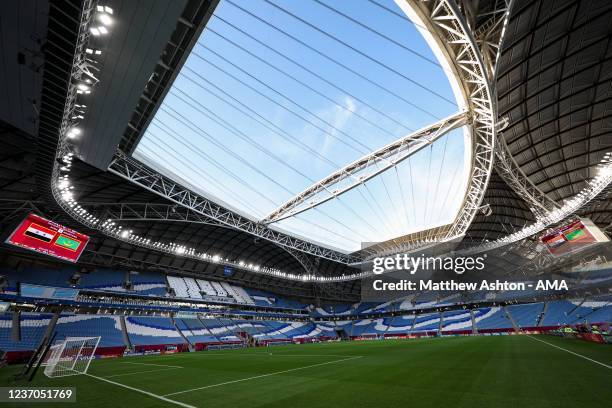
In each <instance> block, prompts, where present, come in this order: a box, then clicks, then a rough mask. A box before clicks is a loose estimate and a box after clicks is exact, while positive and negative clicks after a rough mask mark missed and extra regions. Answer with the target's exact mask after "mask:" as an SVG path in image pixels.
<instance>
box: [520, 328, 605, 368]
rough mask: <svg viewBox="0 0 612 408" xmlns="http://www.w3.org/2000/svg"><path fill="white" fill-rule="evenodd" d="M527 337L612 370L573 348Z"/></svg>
mask: <svg viewBox="0 0 612 408" xmlns="http://www.w3.org/2000/svg"><path fill="white" fill-rule="evenodd" d="M527 337H529V338H530V339H532V340H535V341H539V342H540V343H544V344H548V345H549V346H551V347H554V348H556V349H559V350H563V351H565V352H566V353H570V354H573V355H575V356H577V357H580V358H584V359H585V360H589V361H590V362H592V363H595V364H599V365H600V366H603V367H606V368H609V369H611V370H612V366H609V365H608V364H605V363H602V362H601V361H597V360H593V359H592V358H589V357H587V356H583V355H582V354H578V353H575V352H573V351H571V350H568V349H564V348H563V347H559V346H557V345H555V344H552V343H549V342H547V341H544V340H540V339H536V338H535V337H533V336H530V335H527Z"/></svg>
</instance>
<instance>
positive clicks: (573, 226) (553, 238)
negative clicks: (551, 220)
mask: <svg viewBox="0 0 612 408" xmlns="http://www.w3.org/2000/svg"><path fill="white" fill-rule="evenodd" d="M606 241H609V239H608V237H607V236H606V235H605V234H604V233H603V232H601V230H600V229H599V228H597V226H596V225H595V224H593V222H592V221H591V220H589V219H588V218H584V219H580V220H577V221H573V222H571V223H569V224H566V225H564V226H563V227H561V228H558V229H556V230H555V231H553V232H551V233H549V234H547V235H545V236H543V237H542V243H543V244H544V245H545V246H546V248H547V249H548V251H549V252H550V253H551V254H552V255H555V256H562V255H566V254H569V253H572V252H576V251H580V250H582V249H585V248H587V247H589V246H591V245H593V244H596V243H598V242H606Z"/></svg>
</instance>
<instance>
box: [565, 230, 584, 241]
mask: <svg viewBox="0 0 612 408" xmlns="http://www.w3.org/2000/svg"><path fill="white" fill-rule="evenodd" d="M584 235H585V233H584V230H583V229H576V230H573V231H570V232H568V233H566V234H565V236H566V237H567V240H568V241H574V240H576V239H578V238H580V237H583V236H584Z"/></svg>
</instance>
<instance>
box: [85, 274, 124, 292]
mask: <svg viewBox="0 0 612 408" xmlns="http://www.w3.org/2000/svg"><path fill="white" fill-rule="evenodd" d="M78 287H79V288H84V289H96V290H109V291H114V292H125V272H119V271H115V270H112V269H96V270H94V271H92V272H90V273H83V274H81V279H80V281H79V284H78Z"/></svg>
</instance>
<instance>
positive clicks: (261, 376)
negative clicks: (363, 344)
mask: <svg viewBox="0 0 612 408" xmlns="http://www.w3.org/2000/svg"><path fill="white" fill-rule="evenodd" d="M362 357H363V356H356V357H349V358H343V359H341V360H333V361H326V362H324V363H318V364H311V365H307V366H303V367H297V368H290V369H288V370H282V371H275V372H272V373H267V374H261V375H255V376H253V377H246V378H241V379H239V380H233V381H226V382H222V383H218V384H210V385H205V386H203V387H197V388H190V389H188V390H183V391H177V392H171V393H169V394H164V397H169V396H171V395H178V394H184V393H187V392H192V391H199V390H205V389H207V388H213V387H220V386H222V385H228V384H235V383H239V382H243V381H249V380H256V379H258V378H265V377H271V376H273V375H278V374H284V373H290V372H293V371H299V370H305V369H307V368H312V367H320V366H323V365H327V364H336V363H341V362H343V361H349V360H355V359H358V358H362Z"/></svg>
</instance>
